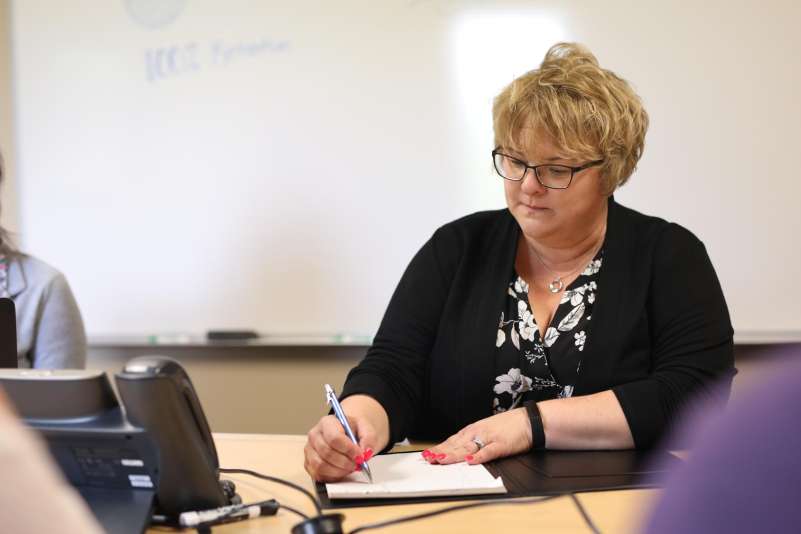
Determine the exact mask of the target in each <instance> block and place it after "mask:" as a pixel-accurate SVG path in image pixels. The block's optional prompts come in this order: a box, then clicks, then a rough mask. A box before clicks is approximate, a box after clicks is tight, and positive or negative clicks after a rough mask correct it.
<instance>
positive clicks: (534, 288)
mask: <svg viewBox="0 0 801 534" xmlns="http://www.w3.org/2000/svg"><path fill="white" fill-rule="evenodd" d="M493 126H494V133H495V143H494V145H495V148H494V150H492V161H493V163H494V166H495V170H496V171H497V174H498V176H499V177H500V178H501V180H499V182H502V183H503V186H504V192H505V195H506V204H507V208H506V209H503V210H498V211H487V212H480V213H476V214H473V215H469V216H466V217H463V218H461V219H459V220H456V221H454V222H451V223H449V224H446V225H445V226H443V227H441V228H440V229H438V230H437V231H436V232H434V235H433V236H432V237H431V239H430V240H429V241H428V242H427V243H426V244H425V245H424V246H423V248H422V249H421V250H420V251H419V252H418V253H417V255H416V256H415V257H414V258H413V259H412V262H411V264H410V265H409V266H408V268H407V269H406V272H405V273H404V274H403V277H402V278H401V280H400V283H399V284H398V286H397V288H396V290H395V293H394V294H393V296H392V299H391V300H390V303H389V306H388V308H387V311H386V314H385V315H384V318H383V320H382V322H381V325H380V327H379V330H378V332H377V334H376V337H375V340H374V342H373V344H372V346H371V347H370V349H369V350H368V352H367V355H366V356H365V358H364V359H363V360H362V362H361V363H359V365H358V366H356V367H355V368H354V369H353V370H352V371H351V372H350V373H349V375H348V378H347V381H346V382H345V385H344V388H343V391H342V398H343V400H342V406H343V408H344V410H345V412H346V413H347V415H348V417H349V419H350V422H351V424H352V426H353V427H354V431H355V433H356V434H357V435H358V437H359V444H358V445H356V444H353V443H352V442H351V441H350V440H349V439H348V438H347V437H346V435H345V433H344V432H343V429H342V426H341V425H340V424H339V422H338V421H337V420H336V418H334V417H333V416H331V415H328V416H325V417H323V418H322V419H321V420H320V421H319V422H318V423H317V425H315V426H314V428H312V429H311V431H310V432H309V435H308V441H307V443H306V448H305V467H306V470H307V471H308V472H309V473H310V474H311V476H312V477H313V478H315V479H316V480H325V481H331V480H339V479H341V478H343V477H344V476H346V475H348V474H349V473H351V472H352V471H354V470H355V469H357V468H360V466H361V463H362V462H363V461H364V460H365V458H368V459H369V457H370V456H371V454H372V453H373V451H380V450H382V449H385V448H387V447H389V446H391V445H392V443H395V442H398V441H401V440H402V439H403V438H406V437H409V438H413V439H419V440H426V441H441V443H439V445H437V446H436V447H434V448H432V449H430V450H427V451H424V452H423V456H424V457H425V458H426V459H427V460H428V461H429V462H431V463H442V464H448V463H453V462H461V461H467V462H469V463H482V462H487V461H490V460H493V459H495V458H499V457H503V456H509V455H513V454H518V453H521V452H524V451H527V450H530V449H532V448H534V449H543V448H549V449H627V448H633V447H637V448H649V447H652V446H654V445H655V444H657V443H659V441H660V440H661V438H662V435H663V433H664V432H665V429H666V428H668V426H669V425H670V424H671V423H672V422H673V421H674V420H675V418H676V415H677V414H678V413H679V409H680V408H681V407H682V405H684V404H686V403H687V401H688V399H690V398H691V397H692V396H693V395H695V394H696V393H701V392H706V391H707V390H708V389H709V385H710V384H712V383H713V382H714V381H715V380H716V379H718V378H722V379H724V380H728V383H729V385H730V383H731V377H732V376H733V371H734V358H733V344H732V336H733V330H732V326H731V322H730V320H729V313H728V309H727V306H726V302H725V300H724V297H723V293H722V290H721V287H720V283H719V282H718V279H717V276H716V274H715V270H714V268H713V267H712V263H711V261H710V259H709V257H708V255H707V252H706V249H705V247H704V245H703V244H702V243H701V241H700V240H698V238H696V237H695V236H694V235H693V234H692V233H691V232H690V231H688V230H686V229H685V228H682V227H681V226H679V225H678V224H675V223H669V222H667V221H665V220H663V219H659V218H656V217H652V216H647V215H643V214H641V213H638V212H636V211H634V210H631V209H629V208H626V207H624V206H622V205H620V204H618V203H617V202H616V201H615V200H614V198H613V193H614V191H615V190H616V189H617V188H618V187H620V186H621V185H623V184H624V183H625V182H626V181H627V180H628V179H629V177H630V176H631V174H632V173H633V172H634V169H635V167H636V164H637V162H638V161H639V159H640V156H641V155H642V153H643V148H644V143H645V132H646V130H647V127H648V115H647V113H646V111H645V109H644V108H643V105H642V102H641V101H640V98H639V97H638V96H637V95H636V93H635V92H634V91H633V90H632V88H631V86H630V85H629V84H628V83H627V82H626V81H625V80H623V79H622V78H620V77H619V76H618V75H616V74H615V73H613V72H611V71H609V70H606V69H603V68H601V67H600V66H599V64H598V60H597V59H596V58H595V56H594V55H593V54H592V53H591V52H589V51H588V50H587V49H586V48H585V47H583V46H581V45H577V44H572V43H560V44H557V45H555V46H553V47H552V48H551V49H550V50H549V51H548V52H547V54H546V55H545V59H544V60H543V62H542V64H541V66H540V68H539V69H536V70H533V71H531V72H528V73H526V74H524V75H522V76H521V77H519V78H518V79H516V80H514V81H513V82H512V83H511V84H510V85H509V86H508V87H506V88H505V89H504V90H503V91H502V92H501V93H500V95H498V97H497V98H496V99H495V102H494V106H493ZM488 152H489V150H488ZM487 155H488V156H489V154H487ZM433 178H435V177H432V179H433ZM698 179H703V177H702V176H699V177H698ZM420 194H421V195H424V194H425V191H421V192H420ZM677 202H680V199H677Z"/></svg>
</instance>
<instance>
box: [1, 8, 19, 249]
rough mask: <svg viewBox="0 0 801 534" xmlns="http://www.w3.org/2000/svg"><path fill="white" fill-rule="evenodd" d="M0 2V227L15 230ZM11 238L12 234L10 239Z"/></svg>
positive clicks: (5, 33) (5, 13) (6, 19)
mask: <svg viewBox="0 0 801 534" xmlns="http://www.w3.org/2000/svg"><path fill="white" fill-rule="evenodd" d="M9 8H10V6H9V2H8V0H0V153H2V155H3V162H4V165H3V169H4V173H3V185H2V188H0V210H1V211H0V225H2V226H3V228H5V229H6V230H9V231H12V232H13V231H14V230H16V229H17V220H18V215H17V206H18V204H19V203H18V201H17V188H16V180H15V178H14V177H15V174H16V173H15V170H16V165H15V163H16V157H15V152H14V148H15V145H14V115H13V110H14V106H13V99H12V87H13V83H12V65H11V55H12V54H11V31H10V30H11V10H10V9H9ZM13 237H14V236H13V235H12V238H13Z"/></svg>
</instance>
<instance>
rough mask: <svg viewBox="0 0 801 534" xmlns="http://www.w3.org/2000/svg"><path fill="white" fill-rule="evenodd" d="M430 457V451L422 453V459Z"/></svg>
mask: <svg viewBox="0 0 801 534" xmlns="http://www.w3.org/2000/svg"><path fill="white" fill-rule="evenodd" d="M431 456H433V455H432V454H431V451H430V450H428V449H426V450H424V451H423V458H430V457H431Z"/></svg>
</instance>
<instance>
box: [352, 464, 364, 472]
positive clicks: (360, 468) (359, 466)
mask: <svg viewBox="0 0 801 534" xmlns="http://www.w3.org/2000/svg"><path fill="white" fill-rule="evenodd" d="M361 470H362V464H356V469H354V471H361Z"/></svg>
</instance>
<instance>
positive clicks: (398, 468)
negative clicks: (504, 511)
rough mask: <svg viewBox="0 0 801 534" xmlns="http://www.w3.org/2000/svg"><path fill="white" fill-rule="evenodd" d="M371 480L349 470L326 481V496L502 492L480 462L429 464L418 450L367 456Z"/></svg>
mask: <svg viewBox="0 0 801 534" xmlns="http://www.w3.org/2000/svg"><path fill="white" fill-rule="evenodd" d="M370 471H371V472H372V473H373V483H372V484H370V482H369V481H368V480H367V477H366V476H365V475H364V473H358V472H357V473H351V474H350V475H348V476H347V477H346V478H345V479H343V480H342V481H341V482H335V483H331V484H326V485H325V489H326V492H327V493H328V498H329V499H377V498H404V497H434V496H443V495H483V494H488V493H506V487H505V486H504V485H503V480H502V479H501V478H500V477H498V478H495V477H493V476H492V475H491V474H490V472H489V471H487V470H486V469H485V468H484V466H481V465H468V464H466V463H464V462H460V463H456V464H449V465H431V464H429V463H428V462H427V461H425V460H424V459H423V458H422V457H421V456H420V453H419V452H408V453H398V454H384V455H379V456H375V457H373V458H372V459H371V460H370Z"/></svg>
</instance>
